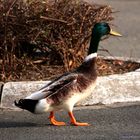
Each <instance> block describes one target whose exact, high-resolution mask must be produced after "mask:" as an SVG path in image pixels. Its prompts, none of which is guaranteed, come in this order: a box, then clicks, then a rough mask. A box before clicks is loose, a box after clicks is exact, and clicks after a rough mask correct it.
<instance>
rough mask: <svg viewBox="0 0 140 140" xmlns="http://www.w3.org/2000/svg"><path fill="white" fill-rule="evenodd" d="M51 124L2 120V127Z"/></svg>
mask: <svg viewBox="0 0 140 140" xmlns="http://www.w3.org/2000/svg"><path fill="white" fill-rule="evenodd" d="M45 126H51V124H37V123H30V122H0V128H16V127H17V128H21V127H45Z"/></svg>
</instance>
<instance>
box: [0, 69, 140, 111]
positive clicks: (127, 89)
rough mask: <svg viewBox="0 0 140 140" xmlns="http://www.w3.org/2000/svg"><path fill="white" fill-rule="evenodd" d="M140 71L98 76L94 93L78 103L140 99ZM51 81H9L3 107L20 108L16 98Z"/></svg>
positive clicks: (22, 96) (4, 88)
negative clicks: (16, 105)
mask: <svg viewBox="0 0 140 140" xmlns="http://www.w3.org/2000/svg"><path fill="white" fill-rule="evenodd" d="M139 79H140V71H138V70H137V71H136V72H129V73H125V74H115V75H110V76H103V77H98V80H97V85H96V88H95V90H94V91H93V93H92V95H91V96H90V97H88V98H87V99H86V100H85V101H83V102H82V103H79V104H78V105H82V106H83V105H94V104H113V103H116V102H135V101H140V80H139ZM48 82H49V81H32V82H31V81H30V82H8V83H6V84H5V85H4V87H3V92H2V97H1V107H2V108H11V109H19V108H17V107H15V105H14V104H13V103H14V101H15V100H19V99H21V98H25V97H27V96H28V95H30V94H31V93H33V92H34V91H37V90H38V89H40V88H41V87H43V86H44V85H46V84H47V83H48Z"/></svg>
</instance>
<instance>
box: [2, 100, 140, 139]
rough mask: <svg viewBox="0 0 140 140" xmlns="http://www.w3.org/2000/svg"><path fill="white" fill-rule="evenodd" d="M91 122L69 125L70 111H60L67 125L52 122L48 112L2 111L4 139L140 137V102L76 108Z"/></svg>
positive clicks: (79, 118) (58, 113)
mask: <svg viewBox="0 0 140 140" xmlns="http://www.w3.org/2000/svg"><path fill="white" fill-rule="evenodd" d="M74 113H75V116H76V118H78V120H79V121H85V122H89V123H90V124H91V126H86V127H77V126H70V125H69V118H68V115H67V113H66V112H57V114H56V117H57V119H58V120H61V121H65V122H66V123H67V126H61V127H58V126H52V125H50V122H49V120H48V114H44V115H33V114H31V113H28V112H26V111H22V112H21V111H18V112H16V111H2V110H1V111H0V140H56V139H57V140H140V103H139V105H131V106H125V107H115V108H110V107H103V108H102V107H101V108H100V107H99V108H95V107H87V108H82V109H81V108H80V109H78V110H75V111H74Z"/></svg>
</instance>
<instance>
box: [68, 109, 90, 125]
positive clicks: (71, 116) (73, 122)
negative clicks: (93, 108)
mask: <svg viewBox="0 0 140 140" xmlns="http://www.w3.org/2000/svg"><path fill="white" fill-rule="evenodd" d="M68 114H69V116H70V120H71V124H73V125H75V126H89V125H90V124H88V123H81V122H77V121H76V119H75V117H74V115H73V113H72V112H68Z"/></svg>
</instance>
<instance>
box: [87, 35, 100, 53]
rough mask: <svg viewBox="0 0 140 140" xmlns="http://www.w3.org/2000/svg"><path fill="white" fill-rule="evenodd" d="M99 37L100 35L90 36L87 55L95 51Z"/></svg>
mask: <svg viewBox="0 0 140 140" xmlns="http://www.w3.org/2000/svg"><path fill="white" fill-rule="evenodd" d="M100 39H101V37H100V36H97V35H96V36H92V38H91V41H90V46H89V50H88V55H90V54H93V53H97V50H98V46H99V42H100Z"/></svg>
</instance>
